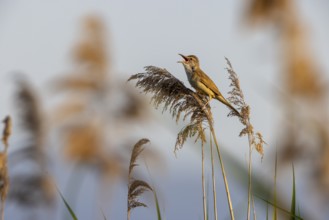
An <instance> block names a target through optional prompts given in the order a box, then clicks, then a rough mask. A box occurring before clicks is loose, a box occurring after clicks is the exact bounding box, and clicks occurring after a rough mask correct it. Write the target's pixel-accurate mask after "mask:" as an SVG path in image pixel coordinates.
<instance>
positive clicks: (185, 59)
mask: <svg viewBox="0 0 329 220" xmlns="http://www.w3.org/2000/svg"><path fill="white" fill-rule="evenodd" d="M178 55H179V56H181V57H183V59H184V60H182V61H177V63H185V62H186V61H187V60H188V59H187V57H186V56H184V55H183V54H180V53H179V54H178Z"/></svg>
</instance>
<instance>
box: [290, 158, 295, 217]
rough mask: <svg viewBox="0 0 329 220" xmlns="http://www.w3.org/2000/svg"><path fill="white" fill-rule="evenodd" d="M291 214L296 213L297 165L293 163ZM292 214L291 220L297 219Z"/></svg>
mask: <svg viewBox="0 0 329 220" xmlns="http://www.w3.org/2000/svg"><path fill="white" fill-rule="evenodd" d="M290 213H291V215H293V216H295V215H296V185H295V167H294V164H292V197H291V210H290ZM293 216H291V218H290V219H291V220H296V218H295V217H293Z"/></svg>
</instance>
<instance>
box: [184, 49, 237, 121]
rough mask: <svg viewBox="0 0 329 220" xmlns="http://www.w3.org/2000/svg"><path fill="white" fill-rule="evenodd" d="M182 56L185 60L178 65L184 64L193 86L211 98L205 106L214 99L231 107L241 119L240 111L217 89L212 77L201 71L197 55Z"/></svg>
mask: <svg viewBox="0 0 329 220" xmlns="http://www.w3.org/2000/svg"><path fill="white" fill-rule="evenodd" d="M178 55H180V56H181V57H182V58H183V60H182V61H178V63H181V64H183V66H184V69H185V72H186V76H187V79H188V81H189V83H190V84H191V86H192V87H193V88H194V89H195V90H196V91H197V92H198V93H201V94H203V95H206V96H208V97H209V100H208V102H207V103H206V104H205V105H207V104H208V103H209V102H210V101H211V100H212V99H213V98H214V99H217V100H218V101H220V102H221V103H223V104H224V105H226V106H227V107H229V108H230V109H231V110H232V111H234V112H235V113H236V115H238V116H239V117H241V114H240V112H239V111H238V110H236V109H235V108H234V107H233V106H232V105H231V104H230V103H229V102H228V101H227V100H226V99H225V98H224V96H223V95H222V94H221V93H220V91H219V89H218V88H217V86H216V84H215V83H214V82H213V81H212V80H211V79H210V77H209V76H208V75H207V74H206V73H205V72H203V71H202V70H201V68H200V63H199V59H198V57H197V56H195V55H188V56H184V55H183V54H178Z"/></svg>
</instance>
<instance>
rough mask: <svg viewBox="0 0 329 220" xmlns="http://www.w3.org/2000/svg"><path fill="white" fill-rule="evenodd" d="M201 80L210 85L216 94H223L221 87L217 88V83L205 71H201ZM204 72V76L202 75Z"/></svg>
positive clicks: (207, 85)
mask: <svg viewBox="0 0 329 220" xmlns="http://www.w3.org/2000/svg"><path fill="white" fill-rule="evenodd" d="M199 74H200V76H199V78H200V82H201V83H202V84H204V85H205V86H206V87H208V88H209V89H210V90H211V91H213V92H214V93H215V94H216V95H219V96H222V94H221V93H220V91H219V89H218V88H217V86H216V84H215V83H214V82H213V81H212V80H211V79H210V78H209V76H207V74H205V73H204V72H203V71H200V73H199ZM201 74H202V76H201Z"/></svg>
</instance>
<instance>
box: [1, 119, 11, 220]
mask: <svg viewBox="0 0 329 220" xmlns="http://www.w3.org/2000/svg"><path fill="white" fill-rule="evenodd" d="M3 123H4V124H5V125H4V128H3V133H2V143H3V144H4V146H5V148H4V150H3V151H2V152H0V198H1V207H0V219H1V220H4V218H5V216H4V215H5V201H6V198H7V194H8V189H9V176H8V167H7V157H8V155H7V150H8V147H9V143H8V141H9V137H10V135H11V132H12V121H11V118H10V116H7V117H5V119H4V120H3Z"/></svg>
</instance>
